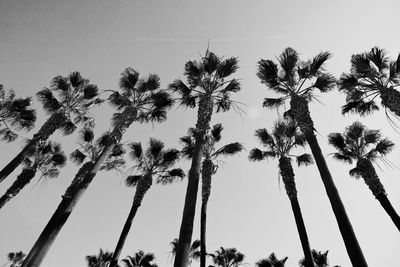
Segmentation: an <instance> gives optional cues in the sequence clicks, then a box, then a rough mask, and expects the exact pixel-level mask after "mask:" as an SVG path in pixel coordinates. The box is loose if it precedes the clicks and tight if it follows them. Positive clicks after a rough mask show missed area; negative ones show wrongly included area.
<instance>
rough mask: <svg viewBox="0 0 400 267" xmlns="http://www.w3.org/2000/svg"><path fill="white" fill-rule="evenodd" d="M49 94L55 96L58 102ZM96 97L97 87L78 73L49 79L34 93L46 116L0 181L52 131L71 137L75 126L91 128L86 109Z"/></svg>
mask: <svg viewBox="0 0 400 267" xmlns="http://www.w3.org/2000/svg"><path fill="white" fill-rule="evenodd" d="M53 93H57V94H58V99H57V98H56V97H55V96H54V94H53ZM97 95H98V88H97V86H96V85H94V84H90V83H89V80H88V79H84V78H83V77H82V76H81V74H80V73H79V72H72V73H71V74H70V75H68V76H67V77H63V76H57V77H55V78H53V80H52V82H51V86H50V88H44V89H42V90H41V91H39V92H38V93H37V96H38V98H39V100H40V102H42V105H43V108H44V109H45V111H47V112H48V113H49V114H50V117H49V118H48V119H47V121H46V122H45V123H44V124H43V125H42V127H41V128H40V129H39V131H38V132H37V133H36V134H35V135H34V136H33V138H32V139H31V140H30V141H29V143H28V144H27V145H25V147H24V148H23V149H22V150H21V152H20V153H19V154H18V155H17V156H15V157H14V158H13V159H12V160H11V161H10V162H9V163H8V164H7V166H5V167H4V168H3V169H2V170H1V171H0V182H2V181H3V180H4V179H5V178H6V177H7V176H8V175H9V174H11V173H12V172H13V171H14V170H15V169H16V168H17V167H18V166H19V165H20V164H21V163H22V162H23V160H24V159H25V158H26V156H27V155H28V154H29V153H30V152H31V150H33V149H34V148H35V147H36V146H37V145H38V143H39V142H40V141H46V140H47V139H48V138H49V137H50V136H51V135H52V134H53V133H54V132H55V131H56V130H59V129H62V130H63V132H64V134H71V133H72V132H73V131H74V130H75V129H76V127H77V126H76V125H77V124H79V123H83V124H85V125H90V126H93V125H92V124H93V119H91V118H90V116H89V110H90V108H91V107H92V106H93V105H94V104H98V103H101V102H102V100H100V99H99V98H97Z"/></svg>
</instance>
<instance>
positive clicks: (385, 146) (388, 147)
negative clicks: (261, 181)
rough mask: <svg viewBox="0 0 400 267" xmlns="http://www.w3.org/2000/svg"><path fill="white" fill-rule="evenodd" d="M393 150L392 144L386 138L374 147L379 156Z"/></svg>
mask: <svg viewBox="0 0 400 267" xmlns="http://www.w3.org/2000/svg"><path fill="white" fill-rule="evenodd" d="M393 148H394V143H393V142H392V141H390V140H389V139H387V138H384V139H382V140H380V141H379V142H378V144H377V145H376V147H375V150H376V152H378V153H379V154H381V155H382V156H385V155H387V154H388V153H390V152H391V151H392V150H393Z"/></svg>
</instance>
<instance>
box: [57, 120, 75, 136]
mask: <svg viewBox="0 0 400 267" xmlns="http://www.w3.org/2000/svg"><path fill="white" fill-rule="evenodd" d="M76 128H77V127H76V125H75V124H74V123H73V122H72V121H68V122H66V123H65V124H64V125H63V127H62V128H61V130H62V132H63V134H65V135H70V134H72V133H73V132H74V131H75V130H76Z"/></svg>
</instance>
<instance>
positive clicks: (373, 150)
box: [329, 122, 400, 231]
mask: <svg viewBox="0 0 400 267" xmlns="http://www.w3.org/2000/svg"><path fill="white" fill-rule="evenodd" d="M329 144H331V145H332V146H333V147H335V148H336V150H337V152H335V153H333V158H334V159H337V160H340V161H342V162H345V163H348V164H352V163H353V162H356V166H355V168H353V169H351V170H350V171H349V174H350V175H351V176H353V177H356V178H359V177H362V178H363V179H364V182H365V183H366V184H367V186H368V187H369V189H370V190H371V191H372V194H373V195H374V196H375V198H376V199H377V200H378V201H379V203H381V205H382V207H383V208H384V209H385V211H386V213H387V214H388V215H389V216H390V218H391V219H392V221H393V223H394V224H395V225H396V227H397V229H398V230H399V231H400V217H399V215H398V214H397V212H396V210H395V209H394V208H393V206H392V204H391V203H390V201H389V199H388V197H387V193H386V191H385V188H384V187H383V185H382V183H381V181H380V180H379V177H378V174H377V173H376V171H375V168H374V166H373V163H375V162H376V160H378V159H382V160H384V157H385V156H386V155H387V154H388V153H389V152H390V151H391V150H392V149H393V146H394V144H393V143H392V142H391V141H390V140H388V139H386V138H382V134H381V132H380V131H379V130H369V129H367V128H366V127H365V126H364V125H362V124H361V123H359V122H354V123H353V124H351V125H350V126H349V127H347V128H346V130H345V132H344V133H343V134H341V133H331V134H330V135H329Z"/></svg>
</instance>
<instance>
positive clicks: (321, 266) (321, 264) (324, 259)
mask: <svg viewBox="0 0 400 267" xmlns="http://www.w3.org/2000/svg"><path fill="white" fill-rule="evenodd" d="M312 254H313V258H314V263H315V266H316V267H328V266H329V262H328V250H327V251H325V252H322V251H317V250H315V249H313V250H312ZM299 266H300V267H304V266H306V265H305V259H302V260H300V261H299ZM334 267H339V266H338V265H335V266H334Z"/></svg>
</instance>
